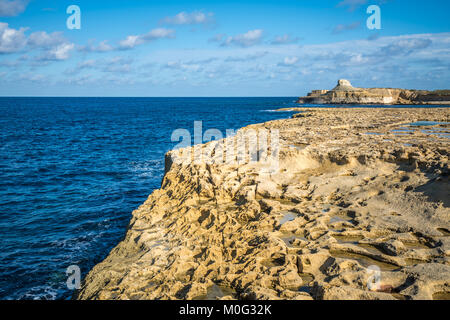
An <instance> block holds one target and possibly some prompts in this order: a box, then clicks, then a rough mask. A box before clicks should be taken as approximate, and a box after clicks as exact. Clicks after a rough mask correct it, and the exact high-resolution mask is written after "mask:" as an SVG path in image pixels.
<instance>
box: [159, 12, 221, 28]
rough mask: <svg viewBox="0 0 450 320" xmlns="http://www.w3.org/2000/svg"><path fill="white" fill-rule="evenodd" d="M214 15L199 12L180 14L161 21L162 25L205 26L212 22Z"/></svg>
mask: <svg viewBox="0 0 450 320" xmlns="http://www.w3.org/2000/svg"><path fill="white" fill-rule="evenodd" d="M213 17H214V13H212V12H209V13H206V14H205V13H203V12H201V11H195V12H192V13H188V12H184V11H183V12H180V13H178V14H177V15H175V16H174V17H166V18H164V19H163V20H161V23H163V24H172V25H183V24H190V25H191V24H206V23H210V22H212V21H213V19H214V18H213Z"/></svg>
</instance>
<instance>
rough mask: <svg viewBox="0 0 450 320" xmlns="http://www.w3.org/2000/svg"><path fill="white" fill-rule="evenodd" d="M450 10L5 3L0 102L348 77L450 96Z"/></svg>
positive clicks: (292, 84) (394, 3) (401, 3)
mask: <svg viewBox="0 0 450 320" xmlns="http://www.w3.org/2000/svg"><path fill="white" fill-rule="evenodd" d="M71 5H76V6H78V7H79V9H80V19H79V21H80V29H76V28H75V29H70V28H69V27H68V25H67V20H68V19H69V18H70V17H71V14H68V13H67V9H68V7H69V6H71ZM371 5H376V6H378V8H379V10H380V29H370V28H369V27H368V24H367V20H368V19H370V18H371V16H372V14H373V13H374V12H373V11H370V12H369V13H368V12H367V10H368V7H369V6H371ZM448 12H450V1H448V0H440V1H437V0H429V1H423V0H420V1H416V0H409V1H408V0H323V1H311V0H270V1H269V0H258V1H252V0H241V1H236V0H227V1H220V2H219V1H213V0H209V1H199V0H190V1H177V0H164V1H162V0H159V1H151V0H117V1H114V0H109V1H104V0H103V1H101V0H78V1H77V0H70V1H65V0H58V1H55V0H53V1H48V0H0V96H122V97H125V96H132V97H147V96H148V97H189V96H195V97H205V96H208V97H213V96H219V97H226V96H290V97H295V96H301V95H305V94H306V93H307V92H309V91H310V90H313V89H331V88H333V87H334V86H335V85H336V82H337V80H338V79H341V78H344V79H348V80H350V81H351V82H352V84H353V85H354V86H356V87H391V88H408V89H428V90H431V89H450V85H449V84H450V72H449V68H450V19H448V17H447V15H448ZM70 13H73V12H72V11H71V12H70ZM71 21H75V20H71ZM370 21H373V20H370ZM369 25H370V24H369Z"/></svg>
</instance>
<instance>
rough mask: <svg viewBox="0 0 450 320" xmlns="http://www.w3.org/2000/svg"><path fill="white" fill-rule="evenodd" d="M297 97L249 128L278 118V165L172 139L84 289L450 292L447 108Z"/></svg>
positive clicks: (94, 292)
mask: <svg viewBox="0 0 450 320" xmlns="http://www.w3.org/2000/svg"><path fill="white" fill-rule="evenodd" d="M299 111H301V113H299V114H298V115H296V116H295V117H293V118H292V119H286V120H277V121H271V122H267V123H263V124H257V125H252V126H248V127H246V128H243V129H241V130H240V132H246V131H249V130H255V131H260V130H272V131H274V130H277V131H278V132H279V152H278V161H277V166H275V167H276V171H272V172H271V171H266V170H262V167H261V166H260V164H259V163H258V162H255V163H240V164H234V163H229V164H224V163H222V161H221V159H220V157H221V155H220V153H218V152H212V153H211V154H212V156H211V159H210V160H211V161H207V162H199V163H196V162H192V161H189V160H190V157H185V156H183V155H185V154H186V153H189V152H190V151H192V150H191V149H190V148H187V149H179V150H177V151H171V152H169V153H168V154H167V157H166V173H165V176H164V179H163V182H162V185H161V188H160V189H159V190H155V191H154V192H153V193H152V194H151V195H150V196H149V198H148V199H147V200H146V201H145V202H144V203H143V204H142V205H141V206H140V207H139V208H138V209H137V210H135V211H134V212H133V217H132V219H131V222H130V224H129V227H128V230H127V233H126V236H125V238H124V239H123V241H121V242H120V243H119V244H118V245H117V246H116V247H115V248H114V249H113V250H112V251H111V252H110V253H109V255H108V256H107V257H106V258H105V260H104V261H103V262H101V263H99V264H97V265H96V266H95V267H94V268H93V269H92V270H91V271H90V272H89V274H88V275H87V276H86V278H85V279H84V281H83V284H82V288H81V290H80V291H79V292H78V293H77V294H76V296H75V298H77V299H297V300H305V299H306V300H311V299H442V298H447V299H448V298H449V296H450V237H449V235H450V222H449V221H450V194H449V190H450V188H449V168H448V164H449V151H450V150H449V138H450V124H449V119H450V109H447V108H423V109H421V108H409V109H408V108H401V109H393V108H390V109H387V108H377V109H369V108H339V109H337V108H320V109H318V108H310V109H308V108H304V109H299ZM418 121H421V122H418ZM424 121H428V122H424ZM229 139H230V138H227V139H224V140H220V141H213V142H210V143H208V144H205V145H201V146H200V147H201V148H202V149H208V148H211V147H212V149H208V150H216V151H217V150H220V148H221V147H224V146H225V145H226V144H227V143H228V142H229V141H230V140H229ZM273 151H274V147H273V145H272V144H271V148H270V152H271V153H272V152H273ZM189 154H190V153H189ZM227 155H228V154H227ZM373 280H375V281H373Z"/></svg>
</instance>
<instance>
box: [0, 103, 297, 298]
mask: <svg viewBox="0 0 450 320" xmlns="http://www.w3.org/2000/svg"><path fill="white" fill-rule="evenodd" d="M294 101H295V98H292V97H287V98H0V128H1V130H0V243H1V247H0V299H67V298H70V297H71V295H72V292H71V291H70V290H68V289H67V287H66V279H67V276H66V268H67V267H68V266H70V265H78V266H80V268H81V272H82V275H83V276H84V275H85V274H86V273H87V272H88V271H89V269H90V268H91V267H93V266H94V265H95V264H96V263H98V262H100V261H101V260H102V259H103V258H105V256H106V255H107V254H108V253H109V251H110V250H111V249H112V248H113V247H114V246H115V245H116V244H117V243H118V242H119V241H120V240H121V239H122V237H123V236H124V235H125V231H126V226H127V224H128V222H129V220H130V218H131V212H132V210H134V209H135V208H137V207H138V206H139V205H140V204H141V203H142V202H143V201H144V200H145V199H146V198H147V196H148V195H149V194H150V193H151V192H152V191H153V190H154V189H157V188H159V187H160V183H161V179H162V176H163V173H164V154H165V153H166V152H167V151H169V150H170V149H172V148H173V147H174V146H175V145H176V144H177V143H176V142H171V140H170V138H171V134H172V131H173V130H175V129H178V128H185V129H188V130H190V131H191V132H192V131H193V126H194V121H199V120H202V121H203V130H207V129H212V128H215V129H219V130H221V131H222V132H223V133H224V135H225V130H226V129H237V128H240V127H243V126H245V125H248V124H251V123H258V122H264V121H269V120H273V119H280V118H287V117H289V116H290V115H291V113H290V112H271V111H273V110H274V109H277V108H281V107H293V106H295V103H294Z"/></svg>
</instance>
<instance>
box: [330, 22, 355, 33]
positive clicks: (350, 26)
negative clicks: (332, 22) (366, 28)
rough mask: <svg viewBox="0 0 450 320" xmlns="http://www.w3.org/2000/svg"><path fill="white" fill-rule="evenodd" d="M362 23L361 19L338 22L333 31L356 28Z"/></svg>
mask: <svg viewBox="0 0 450 320" xmlns="http://www.w3.org/2000/svg"><path fill="white" fill-rule="evenodd" d="M360 25H361V22H360V21H355V22H353V23H350V24H338V25H337V26H336V27H334V29H333V33H334V34H338V33H342V32H344V31H350V30H355V29H358V28H359V27H360Z"/></svg>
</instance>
